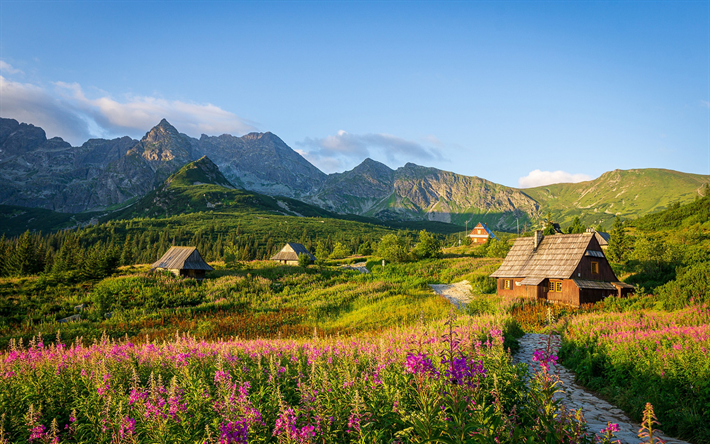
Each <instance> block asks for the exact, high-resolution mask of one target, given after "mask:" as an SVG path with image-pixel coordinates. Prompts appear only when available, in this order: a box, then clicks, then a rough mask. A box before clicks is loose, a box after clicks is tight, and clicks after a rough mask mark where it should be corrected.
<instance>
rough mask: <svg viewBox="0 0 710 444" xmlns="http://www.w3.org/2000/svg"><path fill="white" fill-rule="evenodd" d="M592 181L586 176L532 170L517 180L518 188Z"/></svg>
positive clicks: (564, 172)
mask: <svg viewBox="0 0 710 444" xmlns="http://www.w3.org/2000/svg"><path fill="white" fill-rule="evenodd" d="M585 180H592V178H591V177H590V176H588V175H586V174H572V173H568V172H566V171H559V170H558V171H541V170H532V171H530V174H528V175H527V176H524V177H521V178H520V179H518V185H519V186H520V188H532V187H541V186H543V185H550V184H553V183H570V182H571V183H577V182H584V181H585Z"/></svg>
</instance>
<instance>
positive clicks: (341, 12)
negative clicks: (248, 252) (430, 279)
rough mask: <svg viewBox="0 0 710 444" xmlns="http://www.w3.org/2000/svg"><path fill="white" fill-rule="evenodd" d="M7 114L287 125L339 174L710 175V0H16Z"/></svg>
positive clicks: (1, 37)
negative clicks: (376, 170) (369, 167)
mask: <svg viewBox="0 0 710 444" xmlns="http://www.w3.org/2000/svg"><path fill="white" fill-rule="evenodd" d="M0 117H6V118H14V119H17V120H18V121H21V122H26V123H31V124H34V125H37V126H41V127H42V128H43V129H44V130H45V131H46V132H47V136H48V137H55V136H59V137H62V138H63V139H65V140H67V141H68V142H70V143H72V145H80V144H82V143H84V142H85V141H86V140H87V139H89V138H96V137H102V138H114V137H119V136H124V135H129V136H131V137H134V138H137V139H138V138H140V137H142V136H143V135H144V134H145V133H146V132H147V131H149V130H150V128H151V127H153V126H155V125H157V124H158V122H159V121H160V120H161V119H162V118H166V119H167V120H168V121H169V122H170V123H172V124H173V125H174V126H175V127H176V128H177V129H178V130H179V131H180V132H183V133H186V134H188V135H190V136H193V137H199V136H200V135H201V134H203V133H204V134H207V135H220V134H224V133H229V134H234V135H243V134H246V133H249V132H252V131H259V132H266V131H270V132H272V133H274V134H276V135H277V136H279V137H280V138H281V139H283V140H284V142H286V143H287V144H288V145H289V146H290V147H292V148H293V149H295V150H296V151H298V152H299V153H301V154H302V155H303V156H304V157H306V159H308V160H309V161H310V162H311V163H313V164H314V165H315V166H317V167H318V168H320V169H321V170H323V171H324V172H326V173H332V172H342V171H345V170H349V169H352V168H353V167H355V166H356V165H358V164H359V163H361V162H362V161H363V160H364V159H365V158H367V157H370V158H372V159H375V160H378V161H380V162H383V163H385V164H387V165H388V166H390V167H391V168H397V167H400V166H402V165H404V164H405V163H407V162H413V163H416V164H419V165H426V166H432V167H436V168H440V169H443V170H447V171H453V172H455V173H459V174H464V175H468V176H478V177H482V178H485V179H488V180H491V181H493V182H496V183H500V184H504V185H507V186H513V187H523V188H525V187H530V186H538V185H544V184H548V183H556V182H578V181H583V180H590V179H593V178H596V177H598V176H599V175H601V174H602V173H604V172H606V171H610V170H614V169H634V168H668V169H673V170H678V171H684V172H688V173H696V174H710V1H707V0H703V1H685V2H684V1H672V2H670V1H669V2H664V1H576V0H568V1H504V0H501V1H455V2H447V1H436V2H406V1H357V2H347V1H342V2H341V1H308V2H301V1H261V2H240V1H233V2H228V1H156V2H151V1H120V0H119V1H31V0H22V1H8V0H0Z"/></svg>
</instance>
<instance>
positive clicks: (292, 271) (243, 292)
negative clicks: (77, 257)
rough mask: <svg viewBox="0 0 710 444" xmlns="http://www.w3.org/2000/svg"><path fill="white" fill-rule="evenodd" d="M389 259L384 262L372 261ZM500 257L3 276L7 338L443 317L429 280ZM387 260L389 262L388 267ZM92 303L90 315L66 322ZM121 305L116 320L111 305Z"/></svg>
mask: <svg viewBox="0 0 710 444" xmlns="http://www.w3.org/2000/svg"><path fill="white" fill-rule="evenodd" d="M372 262H373V263H374V262H379V261H376V260H373V261H372ZM494 262H495V260H492V259H475V258H470V257H463V258H447V259H443V260H438V261H437V260H427V261H421V262H413V263H406V264H391V265H388V266H386V267H385V270H384V271H382V270H381V266H379V265H378V266H372V264H371V265H370V266H371V268H373V273H371V274H360V273H358V272H355V271H346V270H343V269H340V267H338V266H326V267H323V268H322V269H319V268H318V267H315V266H312V267H309V268H308V269H306V270H304V269H302V268H300V267H293V266H282V265H276V264H274V263H273V262H270V261H252V262H247V263H242V267H241V268H239V269H228V268H225V267H224V266H223V265H221V264H219V263H215V264H214V266H215V267H216V268H217V270H215V271H214V272H212V273H210V274H208V277H209V278H208V279H206V280H205V281H204V282H202V283H197V282H195V281H194V280H191V279H179V278H175V277H173V276H171V275H169V274H167V273H154V274H148V273H146V271H147V267H146V266H141V267H125V268H123V269H121V271H120V273H119V274H118V275H116V276H112V277H109V278H106V279H103V280H101V281H99V282H83V283H79V284H75V285H70V286H65V285H62V284H61V283H60V282H57V281H54V280H52V278H51V277H32V278H22V279H9V278H6V279H0V314H1V315H2V319H3V320H2V322H1V323H0V346H5V345H7V343H8V341H9V340H10V339H11V338H16V339H19V338H22V339H23V340H25V341H27V340H29V339H30V338H31V337H33V336H35V335H39V336H41V337H43V338H44V339H45V340H47V341H50V340H52V338H54V337H55V336H56V334H57V333H58V332H59V331H61V333H62V336H63V337H64V338H65V340H72V339H73V338H76V337H79V336H81V337H83V338H84V339H85V340H90V339H92V338H97V337H100V336H101V335H102V334H103V333H104V332H106V334H108V335H109V336H110V337H116V338H118V337H123V336H126V335H128V336H129V337H137V338H140V337H143V336H145V335H146V334H148V335H151V337H156V335H157V336H158V337H169V336H171V335H174V334H175V332H177V331H192V332H193V333H195V334H196V335H197V336H200V337H204V338H216V337H220V336H222V335H226V334H238V335H240V336H241V335H244V336H250V335H252V336H255V337H256V336H264V337H266V336H277V335H295V336H302V335H309V334H311V333H312V331H313V330H314V329H316V330H317V331H322V332H325V333H328V332H329V333H336V332H353V331H369V330H379V329H383V328H387V327H390V326H395V325H403V324H411V323H412V322H416V321H417V320H419V319H420V318H422V317H423V318H424V319H430V320H433V319H440V318H442V317H444V316H445V315H446V314H447V313H448V311H449V310H450V309H451V306H450V304H449V303H448V302H447V301H446V300H445V299H444V298H441V297H439V296H436V295H435V294H434V293H433V292H432V291H431V290H430V289H429V287H428V286H427V284H428V283H439V282H457V281H460V280H462V279H465V278H466V277H467V276H468V277H471V276H473V275H474V274H475V273H481V272H483V271H484V270H487V269H489V268H490V266H491V264H493V263H494ZM377 267H379V268H380V269H378V268H377ZM81 303H86V304H87V305H88V306H89V308H88V309H87V310H85V311H84V312H83V313H82V318H83V319H84V320H82V321H81V322H74V323H69V324H60V323H57V321H58V320H59V319H62V318H64V317H67V316H70V315H73V314H75V311H74V306H76V305H79V304H81ZM106 312H111V313H112V317H111V318H110V319H106V318H105V317H104V313H106Z"/></svg>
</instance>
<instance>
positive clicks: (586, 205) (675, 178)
mask: <svg viewBox="0 0 710 444" xmlns="http://www.w3.org/2000/svg"><path fill="white" fill-rule="evenodd" d="M708 182H710V176H705V175H700V174H689V173H681V172H678V171H672V170H664V169H655V168H649V169H638V170H614V171H609V172H607V173H604V174H602V175H601V176H600V177H598V178H597V179H594V180H591V181H587V182H579V183H562V184H554V185H546V186H543V187H536V188H528V189H525V190H523V191H524V192H525V194H527V195H528V196H530V197H531V198H533V199H535V201H537V202H538V203H539V204H540V215H541V216H543V217H544V216H545V215H546V214H547V213H548V212H550V213H552V218H553V219H554V220H555V221H556V222H560V223H561V224H562V225H563V226H565V225H569V224H570V223H571V221H572V220H573V219H574V217H575V216H579V218H580V220H581V221H582V223H583V224H584V225H597V224H602V226H604V227H610V226H611V224H612V222H613V220H614V217H615V216H617V215H618V216H619V217H622V218H624V219H636V218H639V217H641V216H644V215H647V214H650V213H654V212H658V211H660V210H665V209H666V208H669V207H670V206H671V205H672V204H674V203H676V202H679V203H688V202H691V201H693V199H695V197H696V196H700V192H701V189H702V187H703V185H704V184H706V183H708Z"/></svg>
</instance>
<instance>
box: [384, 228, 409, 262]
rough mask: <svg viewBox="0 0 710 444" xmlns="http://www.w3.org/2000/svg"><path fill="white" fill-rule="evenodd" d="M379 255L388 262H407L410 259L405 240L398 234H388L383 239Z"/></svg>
mask: <svg viewBox="0 0 710 444" xmlns="http://www.w3.org/2000/svg"><path fill="white" fill-rule="evenodd" d="M377 254H378V256H380V257H381V258H382V259H384V260H386V261H387V262H405V261H406V260H407V259H408V258H409V254H408V253H407V245H406V243H405V241H404V239H402V238H401V237H399V236H397V235H396V234H387V235H385V236H384V237H383V238H382V241H381V242H380V245H379V247H378V248H377Z"/></svg>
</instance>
